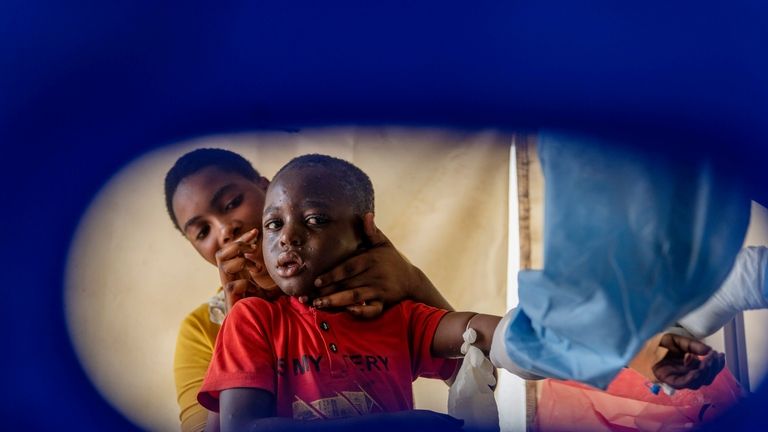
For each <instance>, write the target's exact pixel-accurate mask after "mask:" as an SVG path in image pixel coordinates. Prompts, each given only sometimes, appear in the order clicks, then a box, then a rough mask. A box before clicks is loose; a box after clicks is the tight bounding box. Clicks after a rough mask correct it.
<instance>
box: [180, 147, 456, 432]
mask: <svg viewBox="0 0 768 432" xmlns="http://www.w3.org/2000/svg"><path fill="white" fill-rule="evenodd" d="M268 184H269V181H268V180H267V179H266V178H264V177H263V176H261V175H260V174H259V173H258V171H256V170H255V169H254V168H253V166H252V165H251V164H250V162H248V161H247V160H246V159H244V158H243V157H242V156H240V155H238V154H237V153H234V152H231V151H227V150H221V149H198V150H194V151H192V152H189V153H187V154H185V155H183V156H182V157H180V158H179V159H178V160H177V161H176V163H175V164H174V166H173V167H172V168H171V169H170V170H169V171H168V173H167V175H166V178H165V199H166V206H167V210H168V215H169V216H170V218H171V221H172V222H173V224H174V226H175V227H176V228H177V229H178V230H179V231H180V232H181V233H182V234H183V235H184V237H185V238H186V239H187V240H188V241H189V242H190V244H191V245H192V247H194V248H195V250H196V251H197V252H198V253H199V254H200V256H201V257H202V258H203V259H205V260H206V261H208V262H209V263H211V264H213V265H215V266H217V268H218V269H219V277H220V279H221V288H219V290H218V291H217V292H216V294H215V295H214V296H213V297H211V299H210V300H209V301H208V302H207V303H203V304H201V305H200V306H199V307H197V308H196V309H195V310H194V311H192V312H191V313H190V314H189V315H187V317H186V318H185V319H184V321H183V322H182V324H181V328H180V330H179V335H178V339H177V342H176V353H175V356H174V377H175V381H176V395H177V400H178V403H179V408H180V414H179V419H180V420H181V429H182V431H200V430H203V429H204V428H205V426H206V421H207V419H208V414H209V413H208V411H207V410H206V409H205V408H203V407H202V406H200V404H198V402H197V393H198V390H199V389H200V386H201V385H202V383H203V378H204V377H205V373H206V371H207V370H208V364H209V363H210V361H211V357H212V355H213V347H214V345H215V341H216V336H217V335H218V332H219V329H220V324H221V321H222V320H223V319H224V316H225V315H226V312H227V311H228V310H229V309H230V308H231V307H232V305H233V304H234V303H235V302H236V301H237V300H239V299H241V298H243V297H247V296H252V295H257V296H261V297H265V298H270V297H272V296H275V295H280V294H279V293H280V291H279V290H276V289H275V288H276V287H275V284H274V282H272V280H271V279H270V278H269V275H268V274H267V272H266V269H264V267H263V261H262V259H261V246H260V241H261V238H260V236H259V234H258V231H257V230H256V231H253V229H254V228H259V227H260V226H261V214H262V210H263V206H264V194H265V192H266V188H267V186H268ZM364 227H365V232H366V234H367V235H368V237H369V238H368V240H369V242H370V248H369V249H367V250H366V251H364V252H362V253H361V254H360V255H357V256H355V257H352V258H350V259H349V260H347V261H346V262H344V263H342V264H341V265H339V266H338V267H336V268H334V269H333V270H331V271H330V272H328V273H326V274H325V275H322V276H320V277H319V278H318V280H317V281H316V285H317V286H318V287H322V289H321V291H320V292H321V294H322V296H321V297H320V298H317V299H313V301H314V302H315V304H316V305H318V306H323V307H345V308H347V310H348V311H349V313H352V314H354V315H357V316H360V317H364V318H365V317H373V316H376V315H378V314H379V313H381V311H382V310H383V308H384V306H385V305H388V304H392V303H396V302H398V301H400V300H402V299H405V298H411V299H414V300H417V301H420V302H422V303H426V304H429V305H432V306H435V307H439V308H443V309H449V310H452V308H451V306H450V304H448V302H447V301H446V300H445V299H444V298H443V297H442V295H440V293H439V291H437V289H436V288H435V287H434V285H432V283H431V282H430V281H429V279H428V278H427V277H426V276H425V275H424V273H423V272H421V270H419V269H418V268H417V267H415V266H413V265H412V264H411V263H409V262H408V261H407V260H406V259H405V258H404V257H403V256H402V255H400V253H399V252H398V251H397V250H396V249H395V247H394V246H393V245H392V243H391V242H389V240H388V239H387V238H386V236H384V235H383V234H382V233H381V232H380V231H379V230H378V229H377V228H376V226H375V224H374V221H373V215H372V214H369V215H367V216H366V218H365V220H364ZM243 257H246V258H243ZM216 420H217V419H215V420H214V421H212V422H210V424H211V426H212V427H215V426H217V424H218V421H216Z"/></svg>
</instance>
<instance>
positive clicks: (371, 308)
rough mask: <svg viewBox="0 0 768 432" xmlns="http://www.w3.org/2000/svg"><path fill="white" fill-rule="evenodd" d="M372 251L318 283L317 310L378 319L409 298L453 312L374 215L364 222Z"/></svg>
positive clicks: (336, 268)
mask: <svg viewBox="0 0 768 432" xmlns="http://www.w3.org/2000/svg"><path fill="white" fill-rule="evenodd" d="M363 226H364V229H365V234H366V236H367V237H368V241H369V243H370V245H371V246H370V248H368V249H366V250H365V251H363V252H361V253H359V254H357V255H355V256H353V257H351V258H349V259H347V260H346V261H344V262H343V263H341V264H339V265H338V266H336V267H335V268H333V269H332V270H331V271H329V272H327V273H325V274H322V275H320V276H319V277H318V278H317V280H315V286H316V287H318V288H319V297H318V298H316V299H315V300H314V301H313V302H312V305H313V306H315V307H317V308H328V307H346V308H347V310H348V311H349V312H350V313H352V314H353V315H357V316H360V317H363V318H372V317H376V316H378V315H379V314H381V312H382V311H383V310H384V306H389V305H392V304H394V303H398V302H399V301H401V300H403V299H407V298H412V299H414V300H417V301H420V302H423V303H426V304H428V305H431V306H435V307H439V308H443V309H448V310H453V308H451V305H450V304H449V303H448V302H447V301H446V300H445V299H444V298H443V296H442V295H440V292H439V291H437V289H436V288H435V287H434V285H432V282H430V280H429V279H428V278H427V277H426V276H425V275H424V273H422V272H421V270H419V269H418V268H417V267H416V266H414V265H413V264H411V263H410V262H408V260H407V259H406V258H405V257H404V256H403V255H401V254H400V252H398V251H397V249H395V246H394V245H393V244H392V242H391V241H389V239H388V238H387V236H385V235H384V233H382V232H381V231H380V230H379V229H378V228H377V227H376V224H375V222H374V216H373V213H366V214H365V216H364V218H363Z"/></svg>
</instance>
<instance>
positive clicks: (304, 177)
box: [262, 167, 362, 298]
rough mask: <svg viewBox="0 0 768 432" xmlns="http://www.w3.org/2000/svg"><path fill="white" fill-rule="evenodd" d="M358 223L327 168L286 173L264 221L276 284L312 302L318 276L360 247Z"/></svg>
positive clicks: (270, 196)
mask: <svg viewBox="0 0 768 432" xmlns="http://www.w3.org/2000/svg"><path fill="white" fill-rule="evenodd" d="M359 220H360V216H359V215H356V214H355V213H354V210H353V205H352V203H351V199H350V198H349V197H346V196H345V195H344V194H343V188H342V187H341V186H340V184H339V182H338V180H337V179H336V178H335V176H334V175H329V173H328V172H327V171H326V170H325V169H323V168H321V167H311V168H301V169H292V170H289V171H284V172H282V173H281V174H280V175H279V177H278V178H276V179H275V180H274V181H273V182H272V184H271V185H270V187H269V189H268V190H267V196H266V200H265V209H264V216H263V230H264V239H263V245H262V247H263V251H264V262H265V264H266V266H267V270H268V271H269V274H270V275H271V277H272V279H274V281H275V282H276V283H277V285H278V286H279V287H280V289H281V290H282V291H283V292H284V293H285V294H288V295H293V296H308V297H310V298H312V297H313V295H314V293H315V291H316V288H315V286H314V281H315V279H316V278H317V276H319V275H320V274H322V273H324V272H326V271H328V270H330V269H332V268H333V267H334V266H335V265H337V264H338V263H340V262H341V261H343V260H345V259H346V258H348V257H349V256H351V255H352V254H354V253H355V252H356V251H357V250H358V249H359V248H360V246H361V239H362V227H361V224H360V223H359Z"/></svg>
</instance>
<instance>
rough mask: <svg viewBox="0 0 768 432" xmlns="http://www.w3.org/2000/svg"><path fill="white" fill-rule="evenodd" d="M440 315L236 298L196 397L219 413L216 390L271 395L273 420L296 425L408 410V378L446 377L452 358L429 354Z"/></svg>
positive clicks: (426, 310) (418, 309)
mask: <svg viewBox="0 0 768 432" xmlns="http://www.w3.org/2000/svg"><path fill="white" fill-rule="evenodd" d="M446 313H447V311H445V310H441V309H436V308H433V307H430V306H426V305H423V304H420V303H414V302H411V301H404V302H402V303H400V304H399V305H397V306H393V307H392V308H390V309H388V310H387V311H385V312H384V313H383V314H382V315H381V316H380V317H379V318H377V319H373V320H359V319H355V318H354V317H352V316H350V315H349V314H347V313H339V312H335V313H332V312H324V311H322V310H317V309H315V308H311V307H307V306H305V305H303V304H301V303H299V301H298V300H296V299H295V298H293V297H287V296H286V297H281V298H280V299H278V300H276V301H274V302H271V303H270V302H267V301H264V300H262V299H259V298H247V299H244V300H241V301H239V302H238V303H237V304H236V305H235V307H234V308H233V309H232V311H231V312H230V313H229V315H228V316H227V318H226V319H225V320H224V323H223V325H222V327H221V331H220V332H219V336H218V337H217V339H216V348H215V351H214V353H213V360H212V361H211V364H210V366H209V367H208V373H207V374H206V377H205V382H204V383H203V386H202V387H201V389H200V393H198V396H197V399H198V401H199V402H200V404H202V405H203V406H204V407H206V408H207V409H209V410H212V411H218V410H219V399H218V398H219V392H220V391H221V390H226V389H230V388H236V387H246V388H259V389H263V390H266V391H268V392H270V393H272V394H274V395H275V402H276V415H277V416H278V417H292V418H294V419H300V420H313V419H324V418H337V417H349V416H356V415H361V414H368V413H374V412H382V411H384V412H391V411H400V410H406V409H412V408H413V391H412V387H411V384H412V382H413V380H415V379H416V378H417V377H420V376H421V377H429V378H440V379H448V378H450V377H451V375H453V373H454V371H455V369H456V365H457V361H456V360H446V359H440V358H433V357H432V355H431V354H430V347H431V345H432V337H433V335H434V333H435V330H436V329H437V325H438V323H439V322H440V319H441V318H442V317H443V315H445V314H446Z"/></svg>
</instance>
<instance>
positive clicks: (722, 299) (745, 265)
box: [678, 246, 768, 338]
mask: <svg viewBox="0 0 768 432" xmlns="http://www.w3.org/2000/svg"><path fill="white" fill-rule="evenodd" d="M766 271H768V247H765V246H760V247H747V248H744V249H742V250H741V251H740V252H739V254H738V255H737V256H736V261H735V262H734V264H733V269H731V272H730V273H729V274H728V277H727V278H726V279H725V282H723V284H722V285H721V286H720V289H719V290H718V291H717V292H715V294H714V295H712V297H711V298H710V299H709V300H707V302H706V303H704V305H702V306H701V307H699V308H698V309H696V310H694V311H693V312H691V313H689V314H688V315H686V316H685V317H683V318H682V319H681V320H680V321H678V322H679V324H680V325H681V326H683V327H684V328H685V329H686V330H688V331H690V332H691V333H692V334H693V335H694V336H695V337H697V338H702V337H706V336H709V335H711V334H712V333H714V332H716V331H717V330H718V329H719V328H720V327H722V326H724V325H725V324H726V323H727V322H728V321H730V320H731V319H732V318H733V316H734V315H736V314H737V313H739V312H741V311H745V310H751V309H765V308H768V280H766V278H765V273H766Z"/></svg>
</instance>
